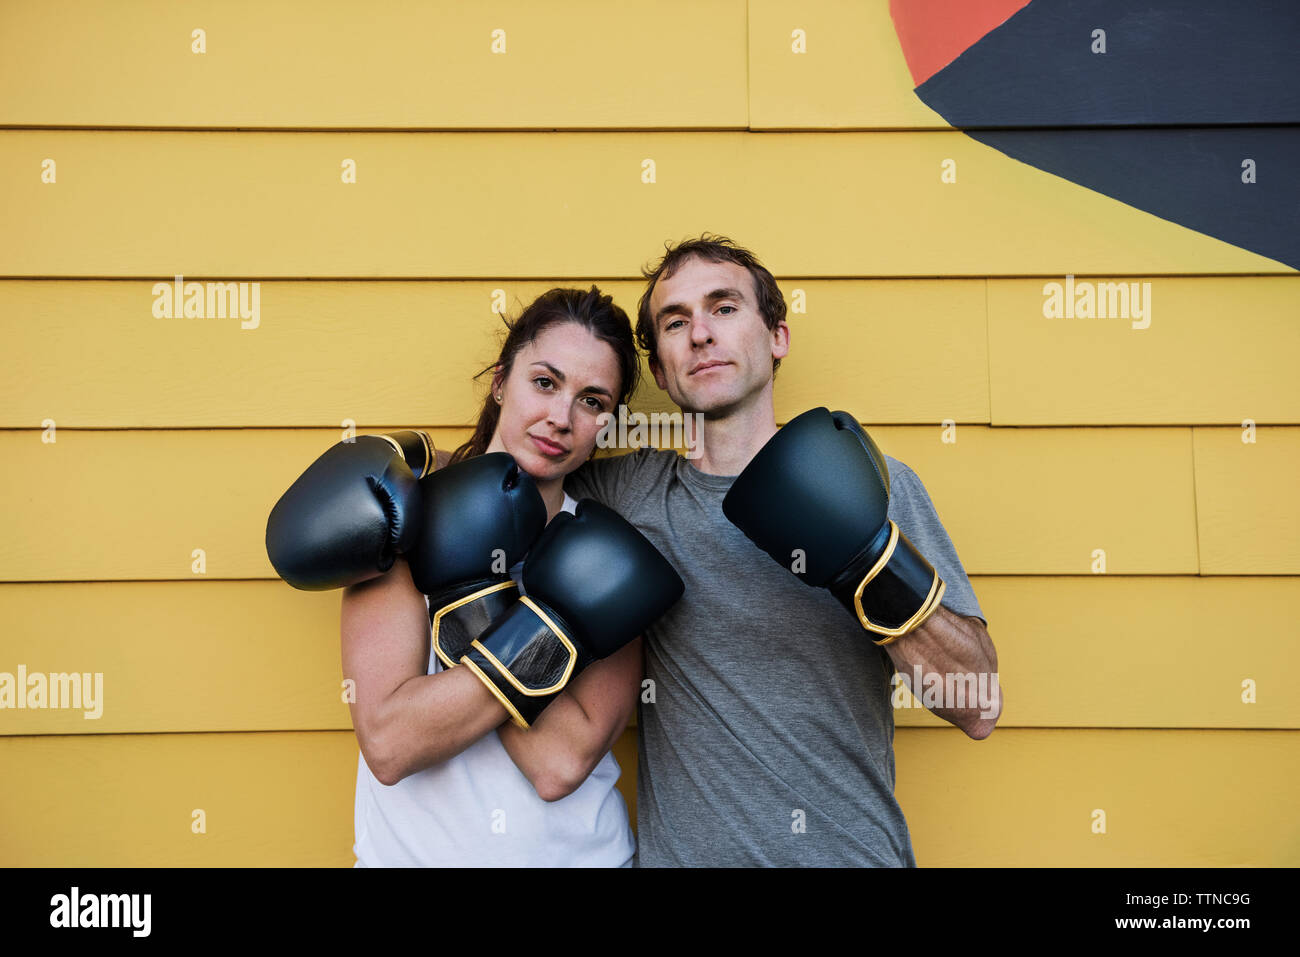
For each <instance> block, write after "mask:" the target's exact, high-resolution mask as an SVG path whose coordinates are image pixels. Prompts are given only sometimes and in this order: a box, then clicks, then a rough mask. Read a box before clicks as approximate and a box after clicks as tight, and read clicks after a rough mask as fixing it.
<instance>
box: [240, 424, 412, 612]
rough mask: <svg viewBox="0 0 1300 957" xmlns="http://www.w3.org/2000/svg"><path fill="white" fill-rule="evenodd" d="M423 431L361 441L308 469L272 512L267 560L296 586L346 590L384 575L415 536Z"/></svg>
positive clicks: (339, 447) (336, 448) (331, 452)
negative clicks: (348, 586)
mask: <svg viewBox="0 0 1300 957" xmlns="http://www.w3.org/2000/svg"><path fill="white" fill-rule="evenodd" d="M433 468H434V449H433V442H432V441H431V440H430V439H429V436H428V433H426V432H414V431H402V432H393V433H391V434H389V435H359V436H357V437H356V438H355V439H354V440H353V441H351V442H340V443H338V444H337V445H335V446H333V447H332V448H330V449H329V450H328V451H326V452H325V454H324V455H322V456H321V457H320V458H318V459H317V460H316V461H315V462H313V463H312V464H311V467H310V468H308V469H307V471H306V472H304V473H303V474H302V475H301V476H299V477H298V480H297V481H295V482H294V483H293V484H292V485H291V486H289V489H288V491H286V492H285V493H284V494H283V495H282V496H280V500H279V501H278V502H276V503H275V507H274V508H273V509H271V515H270V517H269V518H268V519H267V522H266V554H267V557H268V558H269V559H270V560H271V564H272V566H274V568H275V571H276V574H278V575H279V576H280V577H281V578H283V579H284V580H285V581H286V582H288V583H289V584H290V585H292V586H293V587H294V588H301V589H304V590H307V591H324V590H327V589H330V588H343V587H344V586H347V585H355V584H357V583H359V582H363V581H366V580H368V579H371V578H377V577H378V576H380V575H382V574H384V573H385V572H387V571H388V570H389V569H390V568H392V567H393V562H394V561H396V559H397V556H398V555H399V554H400V553H402V552H405V551H407V550H408V549H410V548H411V547H412V546H413V545H414V544H415V541H416V537H417V536H418V534H419V523H418V516H419V512H420V487H419V480H420V478H421V477H422V476H424V475H425V474H426V473H429V472H431V471H432V470H433Z"/></svg>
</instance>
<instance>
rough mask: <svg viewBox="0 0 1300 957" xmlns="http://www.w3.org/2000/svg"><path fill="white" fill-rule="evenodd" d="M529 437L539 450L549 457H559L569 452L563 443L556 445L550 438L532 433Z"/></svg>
mask: <svg viewBox="0 0 1300 957" xmlns="http://www.w3.org/2000/svg"><path fill="white" fill-rule="evenodd" d="M528 437H529V438H530V439H532V440H533V445H535V446H536V447H537V451H539V452H541V453H542V454H543V455H545V456H546V457H547V458H552V459H558V458H563V457H564V456H566V455H568V454H569V450H568V449H566V448H565V447H564V446H562V445H556V444H555V443H554V442H552V441H550V440H549V439H543V438H540V437H539V436H536V435H532V434H531V433H530V434H529V436H528Z"/></svg>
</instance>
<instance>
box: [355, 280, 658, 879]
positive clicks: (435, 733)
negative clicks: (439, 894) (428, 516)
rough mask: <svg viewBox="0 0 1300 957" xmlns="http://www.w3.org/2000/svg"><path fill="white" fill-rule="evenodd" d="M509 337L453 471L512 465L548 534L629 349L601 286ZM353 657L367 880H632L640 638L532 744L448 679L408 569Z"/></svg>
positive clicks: (398, 573)
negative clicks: (419, 872) (542, 512)
mask: <svg viewBox="0 0 1300 957" xmlns="http://www.w3.org/2000/svg"><path fill="white" fill-rule="evenodd" d="M507 326H508V327H509V329H510V332H509V334H508V336H507V337H506V340H505V343H504V344H503V346H502V349H501V354H500V357H499V358H498V359H497V361H496V363H495V364H494V365H493V366H491V367H489V369H490V371H492V372H493V378H492V388H491V390H490V393H489V395H488V396H487V398H486V400H485V402H484V405H483V409H482V411H481V413H480V415H479V420H478V425H477V428H476V429H475V432H474V436H473V438H472V439H470V441H469V442H467V443H466V444H465V445H463V446H461V447H460V448H458V449H457V450H456V451H455V453H454V454H453V455H451V456H450V463H458V462H461V461H464V460H465V459H468V458H471V457H473V456H477V455H481V454H483V453H485V452H507V453H509V454H510V455H511V456H512V457H513V458H514V459H515V462H516V463H517V464H518V465H519V467H520V468H521V469H523V470H524V471H525V472H527V473H528V474H529V475H530V476H531V477H532V478H533V480H534V482H535V484H536V486H537V489H538V491H539V492H540V493H541V497H542V500H543V501H544V503H545V505H546V517H547V520H548V521H549V520H550V519H551V518H553V517H554V516H555V515H556V514H558V513H559V512H560V511H561V510H564V511H570V512H572V511H573V510H574V507H575V504H576V503H575V502H574V501H573V499H572V498H570V497H569V496H567V495H566V494H565V492H564V488H563V482H564V476H565V475H567V474H568V473H569V472H571V471H573V470H574V469H576V468H577V467H578V466H580V465H581V464H582V463H583V462H585V461H586V460H587V459H588V458H590V457H591V455H592V453H593V452H594V450H595V446H596V437H597V434H598V433H599V432H600V428H601V424H602V419H601V415H602V413H607V412H608V413H614V412H615V411H616V409H617V407H618V405H619V404H620V403H623V402H625V401H626V399H627V397H628V396H629V395H630V394H631V393H632V391H633V390H634V389H635V387H636V382H637V378H638V372H639V363H638V359H637V352H636V346H635V341H634V339H633V335H632V328H631V324H630V323H629V322H628V318H627V315H626V314H625V313H624V312H623V310H622V309H620V308H619V307H618V306H616V305H614V303H613V300H612V299H611V298H610V297H609V296H605V295H602V294H601V293H600V291H599V290H598V289H597V288H596V287H595V286H592V288H591V289H590V290H589V291H587V292H583V291H580V290H571V289H552V290H550V291H549V292H547V293H545V294H543V295H542V296H540V297H539V298H538V299H537V300H536V301H534V302H533V303H532V304H531V305H530V306H528V308H527V309H525V310H524V312H523V314H522V315H521V316H520V317H519V319H518V320H517V321H516V322H514V323H507ZM484 371H485V372H486V371H489V370H484ZM439 458H440V462H439V464H440V465H443V464H446V463H444V462H443V461H442V459H443V455H442V454H441V453H440V456H439ZM519 567H520V566H516V567H515V568H514V569H512V575H514V577H515V578H516V581H518V571H519ZM342 640H343V673H344V674H345V675H346V676H348V677H350V678H352V679H354V680H355V682H356V695H355V699H356V700H355V702H354V703H353V704H352V705H351V709H352V718H353V726H354V728H355V729H356V734H357V740H358V742H359V744H360V746H361V757H360V759H359V761H358V765H357V791H356V844H355V846H354V848H353V851H354V853H355V854H356V857H357V866H359V867H371V866H464V865H539V866H555V865H557V864H567V865H574V866H627V865H629V864H630V862H631V859H632V856H633V852H634V850H635V844H634V841H633V837H632V833H631V829H630V827H629V825H628V816H627V808H626V806H625V804H624V802H623V798H622V795H620V794H619V792H618V790H617V789H616V788H615V786H614V785H615V782H616V781H617V779H618V775H619V766H618V763H617V762H616V761H615V760H614V757H613V755H612V754H611V753H610V748H611V747H612V746H613V744H614V742H615V741H616V740H617V739H618V737H619V735H620V734H621V733H622V731H623V729H624V728H625V727H626V726H627V724H628V722H629V720H630V719H631V716H632V711H633V708H634V707H635V703H636V696H637V692H638V689H639V684H640V680H641V641H640V639H639V638H638V639H636V640H635V641H633V642H631V643H630V644H628V645H627V646H625V647H623V648H622V649H621V650H620V651H618V652H616V653H615V654H613V655H611V656H610V657H608V658H606V659H604V660H601V661H597V662H595V663H594V664H592V665H591V666H589V667H588V668H586V669H585V670H583V671H582V672H581V673H580V674H578V675H577V676H576V677H575V678H574V679H573V680H572V681H571V682H570V683H569V685H568V686H567V687H566V688H565V690H564V692H563V693H561V694H560V695H559V697H557V698H556V699H555V700H554V701H553V702H552V703H551V704H550V705H549V706H548V707H547V708H546V710H545V711H543V712H542V714H541V715H540V716H539V717H538V718H537V719H536V721H534V722H533V723H532V726H531V728H530V729H529V730H527V731H524V730H521V729H520V728H518V727H515V726H514V725H513V724H511V723H510V722H509V721H507V720H506V717H507V716H506V712H505V709H504V708H503V707H502V705H501V704H500V703H499V702H498V701H497V700H496V698H494V697H493V695H492V694H490V693H489V692H488V691H487V689H486V688H485V687H484V684H483V683H482V682H481V681H480V680H478V679H477V678H476V677H475V676H474V675H473V674H472V673H471V671H470V669H468V668H465V667H455V668H451V669H449V670H448V669H444V667H443V665H442V663H441V662H440V661H439V660H438V657H437V655H436V654H434V653H433V651H432V650H431V647H430V635H429V611H428V605H427V599H426V597H425V596H424V595H422V594H421V593H420V592H419V591H418V590H417V589H416V587H415V585H414V583H413V581H412V578H411V572H410V567H409V565H408V564H407V562H406V561H405V560H403V559H400V558H399V559H398V560H397V561H396V563H395V564H394V566H393V567H392V569H391V570H390V571H389V572H387V573H386V574H384V575H383V576H382V577H380V578H377V579H373V580H371V581H368V582H365V583H364V584H361V585H354V586H352V587H350V588H348V589H347V590H346V591H345V592H344V597H343V611H342Z"/></svg>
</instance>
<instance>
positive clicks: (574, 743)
mask: <svg viewBox="0 0 1300 957" xmlns="http://www.w3.org/2000/svg"><path fill="white" fill-rule="evenodd" d="M641 668H642V666H641V639H640V638H637V639H636V640H635V641H633V642H631V643H630V644H628V645H625V646H624V647H623V648H621V649H619V650H618V651H616V652H615V653H614V654H612V655H610V656H609V657H608V658H605V659H603V660H601V661H597V662H596V663H595V664H593V665H591V666H590V667H588V668H587V669H586V670H584V671H583V672H582V673H581V674H580V675H578V677H577V678H575V679H574V680H573V682H572V683H571V684H570V685H569V686H568V687H567V688H566V689H565V691H564V693H563V694H561V695H560V696H559V697H557V698H556V699H555V700H554V701H552V702H551V703H550V704H549V705H548V706H547V707H546V710H545V711H543V712H542V713H541V715H540V716H539V717H538V718H537V720H536V721H534V722H533V724H532V726H531V727H530V728H529V729H528V730H527V731H525V730H523V729H522V728H519V727H517V726H516V725H514V724H506V725H504V726H503V727H502V728H501V729H500V730H499V731H498V732H497V733H498V734H499V735H500V737H501V743H502V744H503V745H505V749H506V752H507V753H508V754H509V755H510V758H511V760H512V761H514V762H515V765H516V766H517V767H518V768H519V770H520V771H522V772H523V774H524V776H525V777H527V778H528V780H529V781H530V782H531V783H532V785H533V787H534V788H535V789H536V790H537V794H538V796H539V797H540V798H541V799H542V800H543V801H558V800H559V799H560V798H562V797H566V796H568V795H569V794H572V793H573V792H574V791H576V790H577V789H578V788H579V787H580V786H581V785H582V782H583V781H585V780H587V776H588V775H590V774H591V772H592V771H593V770H594V769H595V767H596V765H597V764H598V763H599V762H600V759H601V758H603V757H604V756H605V755H606V753H608V751H609V749H610V748H612V747H613V746H614V742H615V741H617V740H618V738H619V735H621V734H622V733H623V729H624V728H626V727H627V725H628V722H629V721H631V720H632V713H633V711H634V710H635V709H636V700H637V694H638V692H639V691H640V687H641Z"/></svg>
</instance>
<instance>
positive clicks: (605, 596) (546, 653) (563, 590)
mask: <svg viewBox="0 0 1300 957" xmlns="http://www.w3.org/2000/svg"><path fill="white" fill-rule="evenodd" d="M523 584H524V592H525V595H524V597H522V598H520V599H519V601H518V602H516V603H515V604H514V606H513V607H511V608H510V610H509V611H508V612H506V614H505V615H503V616H502V617H500V618H498V619H497V620H496V621H494V622H493V623H492V624H491V626H489V627H488V629H487V630H486V631H485V632H484V633H483V634H482V635H480V636H479V637H478V639H477V640H476V641H474V642H472V644H471V647H470V650H469V651H468V652H467V653H466V654H465V656H464V657H463V658H462V659H461V661H462V663H463V664H464V665H465V666H466V667H467V668H469V669H470V670H471V671H473V672H474V673H475V674H476V675H478V677H479V679H480V680H482V681H483V683H484V684H485V685H486V686H487V688H488V690H489V691H491V692H492V693H493V694H494V695H496V697H497V700H499V701H500V702H501V703H502V704H503V705H505V708H506V711H508V712H509V713H510V717H511V719H512V720H513V721H514V722H515V724H517V725H519V726H520V727H521V728H527V727H528V726H529V724H530V723H531V722H532V721H533V720H535V719H536V717H537V716H538V715H539V714H540V713H541V712H542V710H543V709H544V708H545V707H546V705H548V704H549V703H550V702H551V701H552V700H554V699H555V698H556V696H558V695H559V694H560V692H561V691H563V690H564V687H565V686H566V685H567V684H568V683H569V681H571V680H572V679H573V677H574V675H576V674H578V673H579V672H581V671H582V670H583V669H584V668H586V667H587V666H588V665H590V664H591V663H592V662H594V661H597V660H599V659H601V658H607V657H609V656H610V655H612V654H613V653H614V652H616V651H618V650H619V649H620V648H622V647H623V646H624V645H626V644H627V643H628V642H630V641H632V639H634V638H636V637H637V636H638V635H639V634H641V632H642V631H643V630H645V628H646V626H647V625H650V624H652V623H653V622H654V621H655V620H656V619H658V618H659V616H660V615H662V614H663V613H664V612H665V611H667V610H668V609H669V608H670V607H672V605H673V604H674V603H675V602H676V601H677V600H678V599H679V598H681V596H682V592H683V591H684V590H685V587H686V586H685V585H684V584H683V583H682V580H681V578H680V577H679V576H678V574H677V572H676V570H675V569H674V568H673V567H672V565H670V564H669V563H668V561H667V559H665V558H664V557H663V555H661V554H659V551H658V549H656V548H655V547H654V546H653V545H652V544H650V542H649V541H648V540H647V539H646V538H645V536H643V535H642V534H641V533H640V532H638V531H637V530H636V529H635V528H633V527H632V525H631V524H630V523H628V522H627V521H626V520H625V519H623V518H622V517H620V516H619V515H618V514H617V513H615V512H614V511H612V510H611V509H609V508H606V507H605V506H603V505H601V504H600V503H598V502H594V501H591V500H589V499H584V500H582V501H580V502H579V503H578V507H577V511H576V512H575V513H574V514H572V515H571V514H569V513H568V512H561V513H560V514H559V515H556V516H555V518H553V519H552V520H551V523H550V524H549V525H547V526H546V530H545V531H543V532H542V534H541V537H540V538H538V539H537V542H536V543H535V544H534V545H533V548H532V551H531V552H530V553H529V555H528V558H527V560H526V561H525V562H524V572H523Z"/></svg>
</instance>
